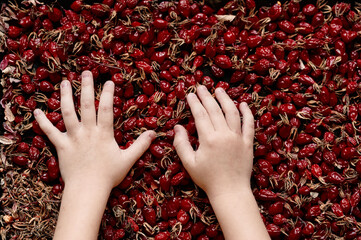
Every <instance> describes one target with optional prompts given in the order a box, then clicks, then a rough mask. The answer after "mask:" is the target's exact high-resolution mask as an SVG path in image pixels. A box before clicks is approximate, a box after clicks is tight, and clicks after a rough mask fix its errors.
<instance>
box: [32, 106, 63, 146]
mask: <svg viewBox="0 0 361 240" xmlns="http://www.w3.org/2000/svg"><path fill="white" fill-rule="evenodd" d="M34 116H35V119H36V121H37V122H38V123H39V127H40V128H41V130H43V132H44V133H45V134H46V136H47V137H48V138H49V140H50V141H51V142H52V143H53V144H54V146H57V145H59V143H60V139H61V137H62V133H61V132H60V131H59V130H58V129H57V128H56V127H55V126H54V125H53V124H52V123H51V122H50V120H49V119H48V118H47V117H46V115H45V114H44V112H43V111H41V110H40V109H35V110H34Z"/></svg>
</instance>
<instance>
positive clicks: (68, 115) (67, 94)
mask: <svg viewBox="0 0 361 240" xmlns="http://www.w3.org/2000/svg"><path fill="white" fill-rule="evenodd" d="M60 92H61V101H60V105H61V113H62V115H63V119H64V124H65V127H66V130H67V132H69V133H71V132H72V131H73V130H75V129H77V128H78V126H79V120H78V117H77V116H76V113H75V108H74V102H73V94H72V90H71V85H70V82H69V81H68V80H64V81H63V82H62V83H61V88H60Z"/></svg>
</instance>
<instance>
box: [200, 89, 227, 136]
mask: <svg viewBox="0 0 361 240" xmlns="http://www.w3.org/2000/svg"><path fill="white" fill-rule="evenodd" d="M197 95H198V97H199V99H200V100H201V101H202V104H203V106H204V108H205V109H206V111H207V112H208V116H209V118H210V119H211V122H212V124H213V126H214V129H215V130H224V129H226V128H227V127H228V126H227V122H226V119H225V118H224V115H223V112H222V110H221V108H220V107H219V105H218V103H217V102H216V100H215V99H214V98H213V97H212V95H211V94H210V93H209V92H208V90H207V88H206V87H205V86H203V85H200V86H198V88H197Z"/></svg>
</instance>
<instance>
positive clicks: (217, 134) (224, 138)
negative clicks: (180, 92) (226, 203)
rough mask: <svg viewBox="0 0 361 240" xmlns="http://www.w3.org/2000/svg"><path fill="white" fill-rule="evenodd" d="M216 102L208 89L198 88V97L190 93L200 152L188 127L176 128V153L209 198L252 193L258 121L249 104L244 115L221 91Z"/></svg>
mask: <svg viewBox="0 0 361 240" xmlns="http://www.w3.org/2000/svg"><path fill="white" fill-rule="evenodd" d="M215 93H216V98H217V99H218V101H219V103H220V104H221V106H222V109H223V112H224V114H223V112H222V110H221V108H220V107H219V105H218V103H217V102H216V100H215V99H214V98H213V97H212V95H211V94H210V93H209V92H208V90H207V89H206V87H204V86H202V85H201V86H199V87H198V88H197V95H198V97H199V99H200V100H201V102H200V101H199V99H198V97H197V96H196V95H195V94H193V93H190V94H189V95H188V96H187V101H188V104H189V106H190V109H191V112H192V114H193V117H194V120H195V124H196V128H197V132H198V137H199V148H198V149H197V150H196V151H194V150H193V148H192V146H191V145H190V143H189V140H188V134H187V131H186V130H185V128H184V127H182V126H180V125H177V126H175V128H174V130H175V138H174V146H175V149H176V151H177V153H178V155H179V157H180V159H181V161H182V163H183V165H184V167H185V169H186V170H187V171H188V173H189V175H190V176H191V178H192V179H193V181H194V182H195V183H196V184H197V185H198V186H199V187H201V188H202V189H203V190H204V191H205V192H206V193H207V195H208V197H213V196H218V195H222V194H229V193H232V192H234V191H238V190H242V189H247V190H249V189H250V178H251V172H252V165H253V138H254V118H253V115H252V112H251V110H250V109H249V107H248V105H247V104H246V103H242V104H240V111H241V113H242V116H243V121H242V122H243V124H242V127H241V119H240V114H239V111H238V109H237V107H236V106H235V104H234V103H233V101H232V100H231V99H230V97H229V96H228V95H227V93H226V92H225V91H224V90H223V89H221V88H218V89H216V91H215Z"/></svg>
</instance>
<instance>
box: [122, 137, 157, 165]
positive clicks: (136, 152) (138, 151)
mask: <svg viewBox="0 0 361 240" xmlns="http://www.w3.org/2000/svg"><path fill="white" fill-rule="evenodd" d="M155 136H156V134H155V132H154V131H152V130H148V131H145V132H143V133H142V134H141V135H140V136H139V137H138V138H137V140H136V141H135V142H134V143H133V144H132V145H131V146H130V147H129V148H128V149H127V150H125V151H124V153H125V155H126V156H128V157H127V158H126V159H127V164H128V163H129V165H130V167H131V166H133V164H134V163H135V161H137V160H138V159H139V158H140V157H141V156H142V155H143V153H144V152H145V151H146V150H147V149H148V148H149V146H150V144H151V143H152V141H153V140H154V138H155Z"/></svg>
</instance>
